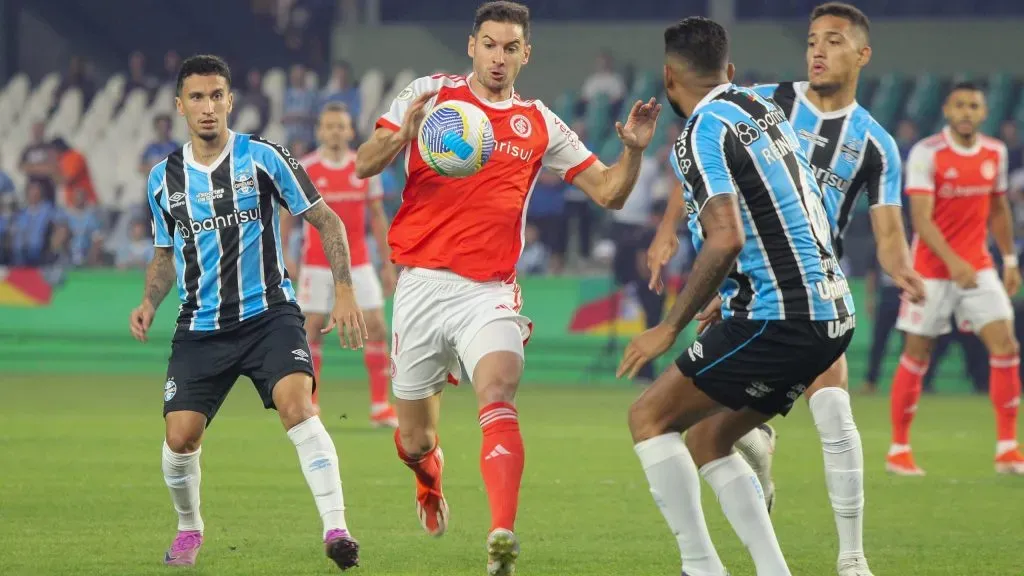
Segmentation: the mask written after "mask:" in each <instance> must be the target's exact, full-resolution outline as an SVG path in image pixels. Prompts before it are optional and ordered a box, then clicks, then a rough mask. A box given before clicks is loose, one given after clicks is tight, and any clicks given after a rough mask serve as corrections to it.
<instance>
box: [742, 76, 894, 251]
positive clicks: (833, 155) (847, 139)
mask: <svg viewBox="0 0 1024 576" xmlns="http://www.w3.org/2000/svg"><path fill="white" fill-rule="evenodd" d="M807 89H808V84H807V82H782V83H779V84H765V85H762V86H756V87H755V88H754V91H755V92H757V93H758V94H760V95H761V96H764V97H765V98H771V99H773V100H775V103H776V104H778V105H779V108H781V109H782V113H783V114H785V115H786V118H788V119H789V123H790V124H792V125H793V129H794V130H796V135H797V136H798V137H799V138H800V142H801V143H802V144H803V148H804V153H805V154H807V158H808V160H810V162H811V168H813V169H814V176H815V178H816V179H817V181H818V185H819V186H821V188H822V191H823V192H824V193H825V194H826V196H827V197H828V198H827V201H828V205H830V206H833V207H834V210H835V211H834V212H830V213H829V215H830V216H831V217H832V223H833V226H834V228H833V234H834V240H833V241H834V245H835V248H836V254H837V255H840V256H841V255H842V253H843V250H842V239H843V234H844V233H845V232H846V229H847V227H848V226H849V225H850V221H851V220H852V216H853V211H854V208H855V206H856V203H857V198H858V197H859V196H860V194H861V193H862V192H864V191H867V194H868V203H869V204H870V205H871V206H879V205H891V206H900V205H901V204H902V200H901V197H900V194H901V192H902V185H901V170H902V167H901V161H900V152H899V147H897V146H896V141H895V140H893V137H892V136H890V135H889V133H888V132H886V131H885V128H882V126H881V124H879V123H878V122H876V121H875V119H874V118H873V117H872V116H871V114H870V113H869V112H868V111H867V110H865V109H864V108H862V107H861V106H860V104H858V103H857V102H854V103H852V104H850V105H849V106H847V107H845V108H843V109H841V110H836V111H834V112H822V111H820V110H818V109H817V108H816V107H815V106H814V104H812V103H811V102H810V101H809V100H808V99H807V97H806V96H805V94H806V93H807Z"/></svg>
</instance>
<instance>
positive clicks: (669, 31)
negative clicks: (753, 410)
mask: <svg viewBox="0 0 1024 576" xmlns="http://www.w3.org/2000/svg"><path fill="white" fill-rule="evenodd" d="M665 54H672V55H675V56H679V57H680V58H682V59H684V60H686V62H687V63H689V64H690V66H692V67H693V68H694V70H696V71H697V73H699V74H714V73H716V72H720V71H722V70H724V69H725V67H726V65H727V64H728V63H729V33H728V32H726V31H725V28H724V27H722V25H721V24H719V23H718V22H715V21H714V20H710V19H708V18H704V17H703V16H691V17H689V18H684V19H682V20H680V21H679V22H676V23H675V24H673V25H671V26H669V27H668V28H666V29H665Z"/></svg>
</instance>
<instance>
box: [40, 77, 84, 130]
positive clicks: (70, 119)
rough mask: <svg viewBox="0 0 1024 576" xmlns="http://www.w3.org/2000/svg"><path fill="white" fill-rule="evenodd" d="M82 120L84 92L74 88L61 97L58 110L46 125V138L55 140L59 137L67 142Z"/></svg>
mask: <svg viewBox="0 0 1024 576" xmlns="http://www.w3.org/2000/svg"><path fill="white" fill-rule="evenodd" d="M81 119H82V91H81V90H79V89H78V88H72V89H70V90H68V91H66V92H64V94H63V95H62V96H61V98H60V103H58V104H57V110H56V111H55V112H54V113H53V116H51V117H50V121H49V122H48V123H47V125H46V138H47V139H53V138H56V137H58V136H60V137H62V138H64V139H65V140H67V139H68V138H70V136H71V135H72V134H74V133H75V130H76V129H77V128H78V123H79V121H80V120H81Z"/></svg>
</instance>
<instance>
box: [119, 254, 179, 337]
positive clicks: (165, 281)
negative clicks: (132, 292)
mask: <svg viewBox="0 0 1024 576" xmlns="http://www.w3.org/2000/svg"><path fill="white" fill-rule="evenodd" d="M176 280H177V277H176V274H175V272H174V248H170V247H167V246H156V247H155V248H154V249H153V260H152V261H151V262H150V263H149V266H148V267H147V268H146V290H145V292H144V293H143V295H142V304H139V305H138V307H136V308H135V309H134V310H132V314H131V319H130V324H129V327H130V328H131V332H132V336H133V337H134V338H135V339H136V340H138V341H139V342H146V341H147V339H148V338H147V332H149V327H150V326H151V325H152V324H153V317H154V316H156V309H157V308H158V307H159V306H160V303H161V302H163V300H164V298H165V297H166V296H167V293H168V292H170V291H171V287H172V286H174V283H175V281H176Z"/></svg>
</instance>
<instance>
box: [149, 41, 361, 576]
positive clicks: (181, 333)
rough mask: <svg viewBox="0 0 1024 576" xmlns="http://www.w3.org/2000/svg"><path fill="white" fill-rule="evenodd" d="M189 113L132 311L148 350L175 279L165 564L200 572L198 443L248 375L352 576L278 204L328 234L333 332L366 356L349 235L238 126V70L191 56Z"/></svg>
mask: <svg viewBox="0 0 1024 576" xmlns="http://www.w3.org/2000/svg"><path fill="white" fill-rule="evenodd" d="M177 92H178V95H177V98H176V99H175V103H176V105H177V108H178V114H180V115H182V116H184V117H185V120H186V122H187V123H188V128H189V142H187V143H186V144H185V145H184V146H182V147H181V148H179V149H178V150H176V151H175V152H172V153H171V154H170V156H168V157H167V159H166V160H164V161H163V162H160V163H159V164H157V165H156V166H155V167H154V168H153V170H152V171H151V172H150V174H149V194H148V197H149V207H150V210H151V211H152V213H153V231H154V236H155V237H154V245H155V246H156V249H155V251H154V257H153V260H152V262H151V263H150V265H149V268H148V269H147V270H146V289H145V294H144V296H143V298H142V304H140V305H139V307H138V308H136V309H135V310H133V311H132V314H131V332H132V335H133V336H134V337H135V338H136V339H137V340H139V341H141V342H145V341H146V340H147V337H146V334H147V332H148V330H149V327H150V325H151V324H152V323H153V316H154V314H155V313H156V309H157V307H158V306H159V305H160V302H161V301H162V300H163V299H164V297H165V296H166V295H167V293H168V292H169V291H170V289H171V287H172V286H173V285H174V284H175V283H177V286H178V297H179V299H180V300H181V305H180V307H179V309H180V312H179V314H178V321H177V329H176V330H175V332H174V337H173V338H172V341H171V357H170V360H169V362H168V367H167V382H166V384H165V385H164V420H165V422H166V436H165V441H164V445H163V473H164V481H165V483H166V484H167V487H168V488H169V489H170V493H171V501H172V502H173V503H174V509H175V510H176V511H177V512H178V535H177V537H176V538H175V539H174V543H173V544H172V545H171V548H170V549H169V550H168V551H167V553H166V555H165V557H164V562H165V563H167V564H169V565H178V566H181V565H188V566H191V565H193V564H195V562H196V556H197V555H198V554H199V548H200V546H201V545H202V543H203V528H204V524H203V518H202V516H201V515H200V512H199V482H200V478H201V476H202V473H201V471H200V467H199V454H200V452H201V448H200V443H201V441H202V439H203V435H204V433H205V431H206V428H207V427H208V426H209V424H210V422H211V421H212V420H213V417H214V415H215V414H216V413H217V410H218V409H219V408H220V406H221V403H223V402H224V398H225V397H226V396H227V394H228V392H229V391H230V390H231V387H232V386H233V385H234V383H235V380H237V379H238V377H239V376H243V375H244V376H246V377H247V378H249V379H250V380H252V382H253V384H254V385H255V386H256V391H257V392H258V393H259V395H260V397H261V398H262V400H263V405H264V406H266V407H267V408H276V409H277V411H278V415H279V416H280V418H281V423H282V424H283V425H284V427H285V429H286V430H287V431H288V437H289V438H290V439H291V440H292V443H294V444H295V449H296V451H297V452H298V455H299V464H300V465H301V467H302V473H303V474H304V475H305V477H306V482H307V483H308V484H309V488H310V490H311V491H312V492H313V498H314V501H315V502H316V507H317V509H318V510H319V512H320V517H321V518H322V520H323V524H324V530H323V538H324V546H325V549H326V553H327V556H328V557H330V558H331V560H333V561H334V562H335V563H337V565H338V566H339V567H340V568H341V569H342V570H345V569H347V568H351V567H353V566H357V565H358V564H359V545H358V544H357V543H356V541H355V540H354V539H353V538H352V536H351V535H349V532H348V529H347V527H346V524H345V501H344V497H343V495H342V491H341V477H340V476H339V472H338V453H337V451H336V450H335V447H334V442H333V441H332V440H331V437H330V436H329V435H328V434H327V430H325V429H324V425H323V424H322V423H321V422H320V419H319V418H318V417H317V410H316V407H315V406H314V405H313V403H312V401H311V396H312V392H313V388H314V387H315V385H316V383H315V381H314V380H313V378H312V377H311V376H312V374H313V368H312V367H311V366H310V364H309V347H308V346H307V344H306V335H305V333H304V332H303V329H302V320H303V318H302V314H301V313H300V311H299V308H298V307H297V306H296V305H295V292H294V290H293V289H292V284H291V281H290V280H289V279H288V272H287V271H286V270H285V267H284V259H283V257H282V254H281V246H280V242H279V241H278V238H279V232H280V228H279V221H278V206H281V205H283V206H287V208H288V209H289V211H291V213H292V214H296V215H298V214H301V215H302V217H303V218H304V219H305V220H306V221H307V222H309V223H310V224H312V225H313V226H315V227H316V228H317V230H319V232H320V237H321V239H322V241H323V247H324V252H325V253H326V254H327V258H328V260H329V261H330V264H331V269H332V270H333V272H334V278H335V299H334V309H333V310H332V311H331V315H330V320H329V322H328V324H327V326H325V328H324V330H325V331H329V330H330V329H332V328H333V327H334V326H335V324H337V325H338V328H339V331H340V333H341V339H342V346H343V347H349V346H353V347H356V348H358V347H360V346H362V339H363V337H364V332H365V328H364V327H363V321H362V316H361V314H360V313H359V309H358V308H357V306H356V301H355V296H354V294H353V289H352V274H351V271H350V269H349V254H348V246H347V244H346V242H345V227H344V225H343V224H342V222H341V220H340V219H339V218H338V216H337V215H336V214H335V213H334V212H332V211H331V210H330V209H329V208H328V207H327V206H326V205H325V204H324V203H323V202H321V201H320V200H321V198H320V196H319V194H318V193H317V191H316V188H315V187H314V186H313V183H312V182H310V181H309V177H308V176H307V175H306V172H305V171H304V170H303V169H302V166H301V165H300V164H299V162H298V160H296V159H295V158H293V157H292V156H291V154H290V153H289V152H288V150H286V149H285V148H283V147H281V146H278V145H276V144H273V143H270V142H267V141H265V140H262V139H260V138H257V137H255V136H250V135H248V134H236V133H234V132H232V131H230V130H228V125H227V119H228V114H229V113H230V112H231V107H232V100H233V99H232V94H231V72H230V70H229V69H228V66H227V64H225V63H224V61H223V60H221V59H220V58H218V57H216V56H193V57H191V58H188V59H187V60H185V61H184V62H183V63H182V65H181V70H180V71H179V72H178V83H177Z"/></svg>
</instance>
